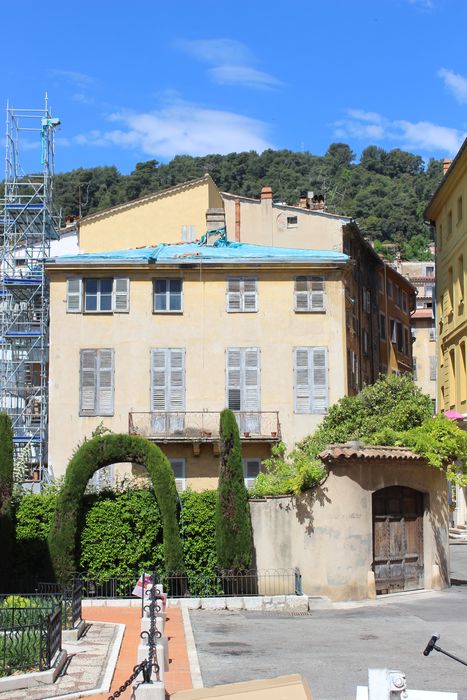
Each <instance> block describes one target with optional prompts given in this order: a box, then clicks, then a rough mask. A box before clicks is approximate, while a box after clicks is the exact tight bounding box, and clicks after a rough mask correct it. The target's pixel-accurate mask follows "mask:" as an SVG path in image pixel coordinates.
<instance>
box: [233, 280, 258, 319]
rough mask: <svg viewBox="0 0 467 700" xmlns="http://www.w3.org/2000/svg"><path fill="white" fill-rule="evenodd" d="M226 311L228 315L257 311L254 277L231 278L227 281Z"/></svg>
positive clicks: (256, 292)
mask: <svg viewBox="0 0 467 700" xmlns="http://www.w3.org/2000/svg"><path fill="white" fill-rule="evenodd" d="M227 311H228V312H229V313H251V312H254V311H258V291H257V281H256V278H255V277H231V278H230V279H228V280H227Z"/></svg>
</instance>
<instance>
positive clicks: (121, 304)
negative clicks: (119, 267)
mask: <svg viewBox="0 0 467 700" xmlns="http://www.w3.org/2000/svg"><path fill="white" fill-rule="evenodd" d="M129 310H130V280H129V279H128V277H115V278H114V282H113V311H115V312H116V313H128V312H129Z"/></svg>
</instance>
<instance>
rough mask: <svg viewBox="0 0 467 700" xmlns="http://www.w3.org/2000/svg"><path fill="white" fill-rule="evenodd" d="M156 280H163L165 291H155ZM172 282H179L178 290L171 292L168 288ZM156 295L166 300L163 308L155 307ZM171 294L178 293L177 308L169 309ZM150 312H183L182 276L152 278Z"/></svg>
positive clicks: (175, 294)
mask: <svg viewBox="0 0 467 700" xmlns="http://www.w3.org/2000/svg"><path fill="white" fill-rule="evenodd" d="M158 282H165V283H166V291H165V292H156V285H157V283H158ZM173 282H179V283H180V291H179V292H173V291H172V290H171V289H170V286H171V284H172V283H173ZM167 283H168V284H167ZM158 295H159V296H161V297H162V298H165V300H166V308H165V309H157V308H156V298H157V296H158ZM172 295H173V296H177V295H180V308H179V309H171V308H170V300H171V297H172ZM152 313H153V314H183V278H182V277H155V278H154V279H153V280H152Z"/></svg>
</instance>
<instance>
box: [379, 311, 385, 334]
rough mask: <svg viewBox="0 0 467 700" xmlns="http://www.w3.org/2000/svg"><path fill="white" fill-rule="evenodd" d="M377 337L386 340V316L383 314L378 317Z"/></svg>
mask: <svg viewBox="0 0 467 700" xmlns="http://www.w3.org/2000/svg"><path fill="white" fill-rule="evenodd" d="M379 335H380V338H381V340H386V316H385V314H380V315H379Z"/></svg>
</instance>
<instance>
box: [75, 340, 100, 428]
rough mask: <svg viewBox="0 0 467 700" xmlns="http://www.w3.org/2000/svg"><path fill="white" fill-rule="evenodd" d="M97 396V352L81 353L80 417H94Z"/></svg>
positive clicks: (84, 351) (85, 351)
mask: <svg viewBox="0 0 467 700" xmlns="http://www.w3.org/2000/svg"><path fill="white" fill-rule="evenodd" d="M96 396H97V350H81V352H80V401H79V404H80V411H79V412H80V415H82V416H93V415H95V410H96Z"/></svg>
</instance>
